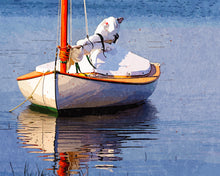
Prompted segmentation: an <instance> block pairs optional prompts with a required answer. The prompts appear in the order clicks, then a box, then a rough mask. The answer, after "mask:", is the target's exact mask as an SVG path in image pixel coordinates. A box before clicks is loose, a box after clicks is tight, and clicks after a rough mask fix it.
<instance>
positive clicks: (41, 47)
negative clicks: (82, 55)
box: [0, 0, 220, 176]
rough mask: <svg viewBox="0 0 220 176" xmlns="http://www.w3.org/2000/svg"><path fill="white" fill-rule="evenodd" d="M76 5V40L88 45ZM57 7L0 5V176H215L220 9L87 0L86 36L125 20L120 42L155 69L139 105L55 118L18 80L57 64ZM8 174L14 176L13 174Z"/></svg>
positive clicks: (15, 0)
mask: <svg viewBox="0 0 220 176" xmlns="http://www.w3.org/2000/svg"><path fill="white" fill-rule="evenodd" d="M82 2H83V1H82V0H78V1H76V2H74V3H73V36H72V37H71V38H72V39H73V42H75V41H77V40H79V39H81V38H84V37H85V35H86V34H85V27H84V26H85V25H84V16H83V3H82ZM57 6H58V0H57V1H56V0H0V34H1V35H0V46H1V47H0V59H1V63H0V66H1V69H0V80H1V89H0V139H1V143H0V156H1V157H0V158H1V160H0V165H1V168H0V175H3V176H4V175H13V172H14V173H15V175H24V171H26V172H28V173H29V174H31V173H32V174H33V175H36V174H37V172H38V170H40V171H44V173H45V174H47V175H62V173H65V172H67V173H68V174H72V175H94V176H97V175H110V176H112V175H117V176H118V175H120V176H123V175H125V176H127V175H129V176H130V175H132V176H133V175H135V176H136V175H138V176H139V175H140V176H143V175H147V176H148V175H153V176H163V175H169V176H180V175H181V176H182V175H183V176H189V175H190V176H217V175H219V173H220V128H219V124H220V93H219V91H220V69H219V68H220V62H219V58H220V52H219V48H220V10H219V8H220V2H219V1H217V0H194V1H191V0H182V1H179V0H164V1H160V0H148V1H147V0H146V1H144V0H137V1H135V2H134V1H133V0H123V1H118V0H117V1H116V0H109V1H105V0H96V1H93V0H87V11H88V22H89V33H90V34H92V33H93V31H94V30H95V28H96V25H97V24H98V23H99V22H100V21H101V20H102V19H103V18H105V17H108V16H112V15H113V16H123V17H124V18H125V20H124V21H123V23H122V25H121V31H120V38H119V41H118V44H119V45H121V46H123V47H126V48H128V49H129V50H131V51H133V52H135V53H137V54H139V55H141V56H143V57H146V58H149V59H150V60H151V61H152V62H159V63H161V72H162V74H161V77H160V79H159V82H158V85H157V89H156V91H155V92H154V94H153V95H152V96H151V97H150V99H149V100H148V101H146V103H145V104H142V105H140V106H136V107H124V108H122V109H115V108H113V109H105V110H93V111H90V112H86V113H85V112H73V113H72V117H58V118H56V117H55V116H54V114H48V113H47V112H41V111H39V110H38V109H36V108H35V107H33V106H30V104H29V103H26V104H24V105H23V106H22V107H21V108H19V109H17V110H16V111H14V112H13V113H9V112H8V110H10V109H11V108H13V107H15V106H16V105H18V104H19V103H21V102H22V101H23V100H24V97H23V96H22V95H21V93H20V91H19V89H18V86H17V82H16V77H18V76H20V75H22V74H25V73H28V72H30V71H33V70H35V67H36V66H37V65H39V64H42V63H45V62H48V61H53V60H54V58H55V48H56V45H57V43H56V40H57V13H58V10H57ZM12 168H13V171H12Z"/></svg>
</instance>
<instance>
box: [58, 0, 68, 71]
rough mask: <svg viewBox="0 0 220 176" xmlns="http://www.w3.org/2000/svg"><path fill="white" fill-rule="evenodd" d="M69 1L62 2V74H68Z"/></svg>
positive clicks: (63, 0) (62, 0)
mask: <svg viewBox="0 0 220 176" xmlns="http://www.w3.org/2000/svg"><path fill="white" fill-rule="evenodd" d="M67 22H68V0H61V39H60V73H66V62H67V60H68V58H69V52H68V47H67V26H68V24H67Z"/></svg>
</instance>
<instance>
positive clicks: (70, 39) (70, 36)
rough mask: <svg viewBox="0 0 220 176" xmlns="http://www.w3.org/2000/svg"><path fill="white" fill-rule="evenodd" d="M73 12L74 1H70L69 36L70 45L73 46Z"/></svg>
mask: <svg viewBox="0 0 220 176" xmlns="http://www.w3.org/2000/svg"><path fill="white" fill-rule="evenodd" d="M72 13H73V10H72V0H70V24H69V26H70V35H69V44H70V45H72V41H73V40H72V38H73V29H72V15H73V14H72Z"/></svg>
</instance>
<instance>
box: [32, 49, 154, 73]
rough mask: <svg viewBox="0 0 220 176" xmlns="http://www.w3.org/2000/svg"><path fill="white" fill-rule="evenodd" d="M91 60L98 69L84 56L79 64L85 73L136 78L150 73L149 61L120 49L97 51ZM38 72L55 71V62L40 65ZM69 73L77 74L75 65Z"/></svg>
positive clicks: (37, 68)
mask: <svg viewBox="0 0 220 176" xmlns="http://www.w3.org/2000/svg"><path fill="white" fill-rule="evenodd" d="M90 60H91V62H92V64H93V65H94V66H95V67H96V69H94V68H93V67H92V65H91V64H90V63H89V62H88V60H87V58H86V56H84V58H83V60H82V61H81V62H79V66H80V69H81V71H82V72H83V73H86V72H87V73H88V72H98V73H101V74H105V75H119V76H134V75H144V74H147V73H149V72H150V62H149V60H147V59H145V58H143V57H140V56H138V55H136V54H134V53H132V52H130V51H126V50H124V49H122V48H119V47H117V49H116V48H115V49H113V50H111V51H108V52H105V53H104V54H103V51H102V50H95V51H94V52H93V53H92V54H91V56H90ZM36 71H38V72H43V73H45V72H50V71H54V62H49V63H46V64H43V65H39V66H37V67H36ZM57 71H59V61H58V62H57ZM68 72H69V73H76V68H75V65H72V66H71V67H70V69H69V71H68Z"/></svg>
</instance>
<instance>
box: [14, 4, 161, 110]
mask: <svg viewBox="0 0 220 176" xmlns="http://www.w3.org/2000/svg"><path fill="white" fill-rule="evenodd" d="M84 2H85V1H84ZM60 5H61V26H60V29H61V30H60V46H59V48H57V50H58V49H59V59H58V60H57V61H55V62H50V63H46V64H43V65H40V66H38V67H36V70H35V71H33V72H30V73H28V74H25V75H22V76H19V77H18V78H17V82H18V86H19V88H20V91H21V92H22V94H23V95H24V97H25V98H26V100H28V101H30V102H31V103H32V104H35V105H38V106H42V107H47V108H49V109H52V110H56V111H59V110H66V109H74V108H96V107H111V106H121V105H129V104H136V103H139V102H143V101H145V100H146V99H147V98H148V97H149V96H150V95H151V94H152V93H153V92H154V90H155V88H156V85H157V80H158V78H159V76H160V64H158V63H150V61H148V60H147V59H145V58H143V57H140V56H138V55H136V54H134V53H132V52H127V53H125V54H124V55H122V57H124V58H122V63H120V64H122V65H124V70H125V71H124V74H120V72H118V71H115V72H108V71H106V74H103V73H100V72H98V71H97V70H95V69H94V70H93V71H91V72H84V71H82V72H69V71H68V70H67V61H68V59H69V47H68V42H67V36H68V0H61V4H60ZM118 52H123V50H118ZM119 56H120V54H119ZM109 57H110V56H109ZM113 57H114V56H113ZM82 63H83V62H82ZM75 65H76V64H75ZM50 67H52V68H51V69H48V68H50ZM81 67H83V65H82V64H81ZM44 68H46V69H44ZM126 69H127V70H126ZM82 70H83V69H82Z"/></svg>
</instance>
